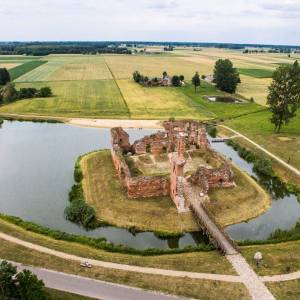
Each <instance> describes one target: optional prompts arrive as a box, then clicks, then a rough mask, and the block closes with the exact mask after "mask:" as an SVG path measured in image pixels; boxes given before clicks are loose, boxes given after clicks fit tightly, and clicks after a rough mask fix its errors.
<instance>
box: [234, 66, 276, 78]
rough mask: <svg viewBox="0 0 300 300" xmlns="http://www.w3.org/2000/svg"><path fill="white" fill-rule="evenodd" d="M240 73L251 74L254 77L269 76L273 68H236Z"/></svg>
mask: <svg viewBox="0 0 300 300" xmlns="http://www.w3.org/2000/svg"><path fill="white" fill-rule="evenodd" d="M238 71H239V73H240V74H243V75H246V76H251V77H255V78H271V77H272V74H273V70H267V69H243V68H239V69H238Z"/></svg>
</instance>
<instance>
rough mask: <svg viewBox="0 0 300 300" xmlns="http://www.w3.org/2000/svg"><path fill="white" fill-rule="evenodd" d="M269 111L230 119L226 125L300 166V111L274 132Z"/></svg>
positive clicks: (292, 163)
mask: <svg viewBox="0 0 300 300" xmlns="http://www.w3.org/2000/svg"><path fill="white" fill-rule="evenodd" d="M270 117H271V114H270V112H268V111H264V112H259V113H256V114H252V115H248V116H243V117H240V118H236V119H232V120H228V121H226V122H225V124H226V125H228V126H230V127H232V128H233V129H236V130H238V131H239V132H241V133H243V134H245V135H246V136H247V137H249V138H251V139H253V140H255V142H257V143H258V144H260V145H262V146H263V147H265V148H266V149H268V150H269V151H271V152H272V153H274V154H276V155H278V156H279V157H281V158H282V159H283V160H285V161H286V162H289V163H290V164H291V165H293V166H295V167H296V168H298V169H299V168H300V135H299V129H300V112H298V114H297V116H296V117H295V118H294V119H292V120H291V122H290V123H289V124H288V125H286V126H284V127H283V128H282V130H281V133H275V132H274V126H273V125H272V124H271V122H270Z"/></svg>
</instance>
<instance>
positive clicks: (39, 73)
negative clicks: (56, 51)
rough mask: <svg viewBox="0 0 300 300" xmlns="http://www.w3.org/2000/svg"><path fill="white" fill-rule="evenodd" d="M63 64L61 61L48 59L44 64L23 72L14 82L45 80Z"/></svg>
mask: <svg viewBox="0 0 300 300" xmlns="http://www.w3.org/2000/svg"><path fill="white" fill-rule="evenodd" d="M63 64H64V62H63V61H48V62H47V63H46V64H43V65H41V66H40V67H38V68H36V69H34V70H32V71H30V72H27V73H25V74H24V75H23V76H21V77H19V78H18V79H17V80H15V82H35V81H47V80H48V78H49V77H50V76H51V75H52V73H54V72H55V71H56V70H58V69H59V68H60V67H62V65H63Z"/></svg>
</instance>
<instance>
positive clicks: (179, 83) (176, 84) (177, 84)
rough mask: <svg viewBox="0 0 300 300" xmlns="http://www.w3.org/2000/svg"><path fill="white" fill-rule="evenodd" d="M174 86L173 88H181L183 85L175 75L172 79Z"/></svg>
mask: <svg viewBox="0 0 300 300" xmlns="http://www.w3.org/2000/svg"><path fill="white" fill-rule="evenodd" d="M172 85H173V86H180V85H181V82H180V78H179V76H177V75H174V76H173V77H172Z"/></svg>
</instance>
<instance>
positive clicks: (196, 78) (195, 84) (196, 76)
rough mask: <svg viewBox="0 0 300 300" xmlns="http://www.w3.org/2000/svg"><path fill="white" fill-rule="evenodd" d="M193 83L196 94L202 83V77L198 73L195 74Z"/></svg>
mask: <svg viewBox="0 0 300 300" xmlns="http://www.w3.org/2000/svg"><path fill="white" fill-rule="evenodd" d="M192 83H193V85H194V87H195V93H196V92H197V88H198V87H199V86H200V84H201V81H200V75H199V73H198V72H196V73H195V75H194V76H193V78H192Z"/></svg>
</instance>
